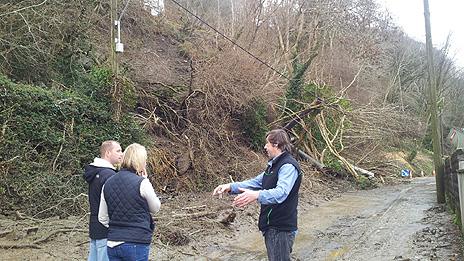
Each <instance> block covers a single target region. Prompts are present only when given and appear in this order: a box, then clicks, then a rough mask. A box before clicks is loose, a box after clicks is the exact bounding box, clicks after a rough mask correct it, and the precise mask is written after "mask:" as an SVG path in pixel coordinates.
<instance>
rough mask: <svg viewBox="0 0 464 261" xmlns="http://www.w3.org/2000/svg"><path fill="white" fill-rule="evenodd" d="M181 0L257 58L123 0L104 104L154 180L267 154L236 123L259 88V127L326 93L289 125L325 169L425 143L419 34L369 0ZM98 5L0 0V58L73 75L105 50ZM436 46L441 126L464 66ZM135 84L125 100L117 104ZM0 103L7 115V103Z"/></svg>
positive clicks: (239, 172)
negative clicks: (124, 122) (141, 142)
mask: <svg viewBox="0 0 464 261" xmlns="http://www.w3.org/2000/svg"><path fill="white" fill-rule="evenodd" d="M119 2H120V3H119V4H120V6H121V4H122V1H119ZM179 3H181V4H182V5H183V6H185V7H186V8H187V9H189V10H190V11H192V12H193V13H195V14H197V15H198V16H199V17H202V19H204V20H205V21H206V22H207V23H209V24H210V25H211V26H214V27H215V28H216V29H217V30H219V31H220V32H223V33H224V34H225V36H227V37H228V38H229V39H232V40H233V41H234V42H236V43H237V44H238V45H240V46H241V47H243V48H245V49H246V50H248V51H249V52H251V53H253V54H254V55H255V56H257V57H259V58H260V59H261V60H262V61H265V63H266V65H265V64H263V63H262V62H260V61H258V60H257V59H255V58H253V57H251V56H250V55H249V54H247V53H246V52H244V51H243V50H242V49H241V48H239V47H237V46H236V45H233V44H232V43H231V42H230V41H228V40H226V39H225V38H223V37H222V36H221V35H220V34H218V33H216V32H213V31H211V30H210V29H209V28H208V27H207V26H205V25H204V24H203V23H202V22H200V21H199V20H197V19H196V18H195V17H193V16H191V15H190V14H187V13H186V12H185V11H183V10H182V9H180V8H179V7H178V6H177V5H175V4H174V3H173V2H171V1H166V2H165V5H166V7H165V12H164V13H163V15H161V16H159V17H153V16H151V15H150V14H149V12H148V11H147V10H146V8H144V5H143V1H133V2H131V4H130V5H129V6H128V9H127V11H126V13H125V14H124V17H123V19H122V24H123V27H122V41H123V42H124V44H125V52H124V53H122V54H120V55H118V59H119V65H120V77H115V78H112V79H113V82H112V84H113V85H112V86H113V87H115V86H116V87H118V89H114V88H113V89H110V91H111V90H112V91H111V95H110V97H111V99H113V103H112V105H113V111H114V112H117V113H121V114H126V115H127V114H128V115H131V116H133V118H135V119H136V120H137V122H138V123H139V124H140V125H141V126H142V127H143V128H144V130H145V131H146V132H147V133H148V137H149V140H151V141H152V142H153V144H152V146H151V153H150V155H151V156H150V167H151V169H152V171H153V173H154V175H152V179H153V181H154V184H156V186H157V190H158V191H162V192H166V193H174V192H176V193H177V192H179V191H198V190H203V191H204V190H209V189H210V188H211V187H212V186H213V185H214V184H217V183H218V182H225V181H229V180H239V179H242V178H245V177H250V176H252V175H254V174H256V173H257V172H258V171H259V170H260V168H261V166H262V165H263V163H264V162H265V158H264V156H263V155H262V153H260V152H261V151H260V150H259V149H257V148H253V149H251V145H252V144H253V143H252V142H253V140H252V139H253V138H252V137H248V136H246V135H245V133H246V129H247V128H248V127H250V126H244V124H243V123H244V122H245V119H244V117H245V116H246V115H248V114H246V112H249V111H251V112H258V111H259V110H258V109H257V107H254V106H256V104H257V103H256V101H260V102H261V104H264V105H265V108H264V114H265V116H264V118H263V119H262V120H264V124H263V123H262V122H261V123H260V124H261V125H260V126H258V127H259V128H260V130H264V129H269V128H273V127H281V126H284V125H285V124H286V123H287V122H288V121H289V120H290V119H292V117H295V116H296V115H302V114H301V113H302V112H305V111H308V109H311V108H312V107H311V106H313V105H314V104H312V102H313V101H314V100H315V99H316V100H317V98H320V99H321V100H322V101H323V102H322V103H321V105H320V106H319V107H317V110H315V111H312V112H311V113H307V114H305V116H304V117H302V118H301V119H299V124H298V125H296V127H294V128H293V129H292V136H293V137H294V138H295V144H296V145H297V147H298V148H299V149H301V150H302V151H304V152H306V153H307V154H309V155H310V156H311V157H313V158H314V159H316V160H318V161H320V162H322V163H324V164H326V165H327V166H328V167H330V168H332V170H331V171H328V172H327V173H332V174H334V173H335V174H337V175H340V174H341V176H344V177H346V176H350V174H351V175H353V176H355V177H357V174H356V172H355V171H353V170H352V169H351V167H349V166H350V165H356V166H359V167H362V168H364V169H366V170H370V171H372V172H374V173H375V174H376V175H378V176H384V177H386V176H390V175H392V173H394V171H396V170H397V169H396V168H397V166H396V165H395V164H392V163H391V162H389V161H388V160H387V159H386V158H385V152H386V151H389V150H398V149H404V147H408V146H409V145H411V144H414V145H417V146H418V147H417V148H416V147H414V148H412V149H420V147H421V146H422V144H425V145H426V146H428V145H429V144H427V140H426V137H427V126H428V118H429V117H428V112H427V111H426V110H425V108H426V100H427V99H426V94H425V91H424V85H425V84H424V77H423V76H424V72H425V69H424V68H425V66H424V63H425V61H424V60H423V59H422V55H423V49H424V48H423V45H422V44H420V43H417V42H414V41H413V40H411V39H409V38H408V37H407V36H405V35H404V34H403V33H402V32H401V30H400V29H398V28H396V27H395V25H394V24H392V21H391V20H390V18H389V17H388V16H387V15H386V14H385V13H383V12H382V11H381V10H379V8H378V6H377V5H376V4H375V1H373V0H363V1H360V0H344V1H332V0H318V1H298V0H284V1H259V0H256V1H212V0H208V1H196V0H188V1H187V0H184V1H179ZM63 10H67V11H66V12H62V11H63ZM108 11H109V4H108V3H107V2H106V1H105V2H104V1H91V0H87V1H86V0H81V1H73V3H72V4H71V3H67V4H63V3H60V1H56V0H49V1H40V3H39V1H32V0H31V1H22V2H20V3H16V4H13V3H8V4H0V16H1V18H2V22H0V47H1V48H0V72H1V73H2V74H4V75H5V76H7V77H10V78H12V79H15V80H16V81H18V82H23V83H30V84H46V85H51V86H53V87H54V88H57V89H60V90H73V89H77V88H78V86H81V85H80V84H81V82H79V78H78V77H80V76H79V75H81V74H86V73H89V72H91V71H92V70H93V69H94V68H101V67H105V66H107V65H106V64H108V54H109V50H108V49H109V46H108V42H109V40H108V34H109V31H110V28H109V24H110V23H109V15H108ZM47 17H53V19H45V18H47ZM69 17H72V19H71V18H69ZM71 21H72V22H71ZM75 24H77V27H74V25H75ZM25 43H27V45H26V44H25ZM46 43H52V45H47V44H46ZM436 57H437V58H438V59H436V61H437V64H438V66H437V68H438V70H437V74H438V75H439V76H440V77H439V78H440V79H441V80H442V83H443V84H442V85H440V86H443V88H442V89H441V92H440V93H441V95H442V97H443V99H446V101H447V102H446V103H445V104H444V105H443V107H442V108H443V111H446V110H447V109H449V111H452V112H453V113H448V112H444V113H443V115H444V121H445V122H444V124H445V131H446V128H449V127H450V126H461V127H462V118H463V117H461V116H462V115H464V108H463V107H462V104H463V103H462V102H461V101H460V99H462V98H460V97H459V96H458V95H453V94H455V93H458V92H459V91H460V90H461V88H462V82H463V80H462V79H463V78H462V73H461V72H460V71H459V70H457V69H456V68H455V67H454V65H453V63H452V62H451V61H450V60H449V59H448V58H447V57H446V46H445V48H444V49H443V50H441V51H440V50H436ZM26 65H27V66H26ZM269 66H271V67H272V68H273V69H274V70H272V69H270V68H269ZM31 68H39V70H34V69H31ZM76 79H77V80H76ZM121 79H122V80H121ZM84 85H85V84H84ZM126 88H127V89H126ZM132 90H135V93H132V94H131V91H132ZM134 94H135V96H136V101H135V102H134V105H135V106H133V107H130V106H129V107H127V106H126V107H124V106H123V105H128V104H129V105H130V104H131V103H128V104H124V101H125V100H124V99H125V98H127V99H128V97H129V96H130V95H134ZM92 95H93V94H92ZM130 97H131V96H130ZM130 97H129V98H130ZM115 101H116V102H115ZM2 111H3V112H2V118H1V119H0V120H2V121H3V122H0V124H4V125H5V124H7V121H8V117H10V116H11V115H10V116H8V115H9V114H8V113H9V112H8V111H7V110H4V108H2ZM116 118H119V117H116ZM297 118H298V117H297ZM2 135H3V136H4V135H5V132H3V134H2ZM3 136H0V137H2V138H3ZM422 140H426V142H422ZM83 142H86V141H85V140H84V141H83ZM254 142H256V140H255V141H254ZM258 143H259V141H258ZM93 145H94V146H98V143H95V144H93ZM123 145H126V144H123ZM407 149H408V148H407ZM9 156H11V157H8V158H6V157H5V159H0V166H1V167H2V175H4V176H5V177H7V178H8V177H9V171H8V170H9V169H11V168H14V162H7V161H6V160H7V159H11V158H13V157H15V156H17V155H9ZM92 156H93V155H85V157H81V158H84V159H88V158H91V157H92ZM340 162H341V163H340ZM85 163H87V162H84V161H83V162H80V164H81V165H83V164H85ZM60 168H62V169H65V168H66V166H64V165H63V166H60ZM69 172H71V173H70V175H74V176H78V175H80V173H79V171H78V170H76V169H73V170H70V171H69ZM8 189H9V188H7V189H6V190H8ZM6 190H5V188H3V189H2V192H3V193H4V195H5V198H8V197H9V196H10V197H11V196H12V195H9V196H8V195H7V194H8V193H7V192H5V191H6ZM77 191H78V192H79V193H77V192H74V191H73V195H69V198H72V199H75V200H83V199H81V198H79V197H78V196H79V195H80V194H81V192H84V191H85V188H84V184H82V187H81V188H80V189H79V190H77ZM55 203H56V201H55ZM48 208H49V206H44V207H43V208H42V209H41V211H44V210H47V209H48Z"/></svg>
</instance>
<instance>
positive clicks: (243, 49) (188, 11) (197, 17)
mask: <svg viewBox="0 0 464 261" xmlns="http://www.w3.org/2000/svg"><path fill="white" fill-rule="evenodd" d="M171 1H172V2H173V3H174V4H176V5H178V6H179V7H180V8H182V9H184V10H185V11H186V12H187V13H189V14H191V15H192V16H194V17H195V18H196V19H198V20H199V21H200V22H202V23H203V24H205V25H206V26H208V27H209V28H211V30H213V31H215V32H216V33H218V34H219V35H221V36H222V37H224V38H225V39H227V40H228V41H229V42H231V43H232V44H233V45H235V46H237V47H238V48H240V49H242V51H244V52H246V53H247V54H248V55H250V56H251V57H253V58H255V59H256V60H258V61H259V62H260V63H261V64H263V65H265V66H266V67H268V68H269V69H271V70H273V71H274V72H276V73H277V74H279V75H280V76H282V77H284V78H285V79H287V80H289V81H290V79H289V78H288V77H287V76H285V75H283V74H282V73H281V72H279V71H277V70H276V69H274V67H272V66H270V65H269V64H268V63H266V62H265V61H263V60H261V59H260V58H258V57H256V56H255V55H254V54H252V53H251V52H250V51H248V50H246V49H245V48H243V47H242V46H240V45H239V44H237V43H236V42H234V41H233V40H232V39H230V38H229V37H227V36H226V35H224V34H223V33H221V32H220V31H219V30H217V29H216V28H214V27H212V26H211V25H209V24H208V23H207V22H206V21H204V20H203V19H201V18H200V17H199V16H197V15H196V14H194V13H193V12H191V11H190V10H188V9H187V8H185V7H184V6H182V5H181V4H179V3H178V2H177V1H176V0H171Z"/></svg>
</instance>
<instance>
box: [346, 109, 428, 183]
mask: <svg viewBox="0 0 464 261" xmlns="http://www.w3.org/2000/svg"><path fill="white" fill-rule="evenodd" d="M348 116H349V121H350V125H349V127H348V128H347V130H346V134H345V136H344V141H345V152H344V154H345V155H347V156H349V157H350V158H351V159H353V161H354V163H355V164H356V165H358V164H359V165H360V166H363V167H364V168H366V169H367V170H376V172H377V173H379V174H388V173H389V172H390V173H391V172H392V171H394V170H395V171H396V168H397V167H396V165H395V164H393V163H392V162H391V160H389V159H386V158H385V147H389V146H391V147H395V146H396V147H399V146H401V145H404V141H406V140H420V139H421V138H422V137H423V135H424V133H425V126H424V125H423V124H421V123H420V122H419V120H418V119H417V118H414V117H412V116H410V115H408V114H407V113H404V112H399V110H398V108H396V107H393V106H385V107H373V106H372V105H370V106H369V107H368V106H363V107H359V108H356V109H355V110H353V111H352V112H351V113H350V114H349V115H348Z"/></svg>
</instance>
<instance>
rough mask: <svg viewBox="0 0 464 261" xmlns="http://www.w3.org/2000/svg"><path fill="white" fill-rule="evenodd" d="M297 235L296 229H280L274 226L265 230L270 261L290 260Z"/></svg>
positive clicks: (265, 240)
mask: <svg viewBox="0 0 464 261" xmlns="http://www.w3.org/2000/svg"><path fill="white" fill-rule="evenodd" d="M295 235H296V232H295V231H280V230H276V229H273V228H269V229H268V230H267V231H266V232H264V242H265V244H266V250H267V257H268V258H269V261H290V254H291V253H292V247H293V242H294V241H295Z"/></svg>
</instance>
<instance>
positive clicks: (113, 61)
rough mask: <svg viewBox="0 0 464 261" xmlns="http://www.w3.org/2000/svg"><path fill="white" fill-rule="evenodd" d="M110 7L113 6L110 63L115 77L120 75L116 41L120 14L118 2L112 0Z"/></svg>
mask: <svg viewBox="0 0 464 261" xmlns="http://www.w3.org/2000/svg"><path fill="white" fill-rule="evenodd" d="M110 6H111V9H110V19H111V23H110V26H111V30H110V32H111V33H110V34H111V41H110V44H111V48H110V52H111V53H110V62H111V71H112V72H113V75H117V74H118V57H117V54H116V42H115V40H114V39H115V38H116V27H115V25H114V21H115V20H116V19H117V17H118V13H117V10H118V0H110Z"/></svg>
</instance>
